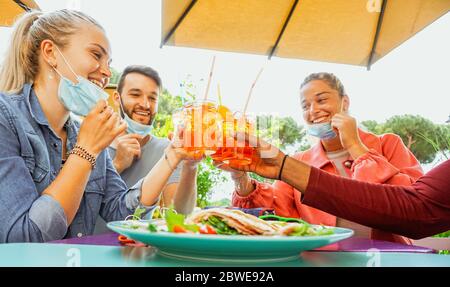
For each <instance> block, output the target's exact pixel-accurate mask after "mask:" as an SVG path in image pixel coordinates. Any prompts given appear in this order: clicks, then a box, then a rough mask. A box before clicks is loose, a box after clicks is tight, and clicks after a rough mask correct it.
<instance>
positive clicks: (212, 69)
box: [203, 56, 216, 101]
mask: <svg viewBox="0 0 450 287" xmlns="http://www.w3.org/2000/svg"><path fill="white" fill-rule="evenodd" d="M215 62H216V56H214V57H213V60H212V64H211V70H210V71H209V79H208V85H207V86H206V91H205V96H204V97H203V100H205V101H206V99H207V98H208V92H209V85H210V84H211V79H212V75H213V71H214V63H215Z"/></svg>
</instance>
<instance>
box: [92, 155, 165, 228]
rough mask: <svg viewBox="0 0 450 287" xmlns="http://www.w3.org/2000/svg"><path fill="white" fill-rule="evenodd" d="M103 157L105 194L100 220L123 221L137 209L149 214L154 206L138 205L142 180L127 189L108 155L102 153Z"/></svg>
mask: <svg viewBox="0 0 450 287" xmlns="http://www.w3.org/2000/svg"><path fill="white" fill-rule="evenodd" d="M103 155H105V156H106V157H105V160H106V187H105V190H106V193H105V196H104V199H103V202H102V207H101V210H100V214H101V216H102V218H103V219H105V221H107V222H109V221H115V220H124V219H125V218H126V217H127V216H128V215H131V214H133V213H134V211H135V210H136V208H138V207H139V208H144V209H145V213H144V214H146V215H148V214H151V211H152V210H154V208H155V207H156V205H152V206H144V205H142V204H141V203H140V199H141V190H142V183H143V179H141V180H139V181H138V182H137V183H136V184H135V185H133V187H131V188H128V187H127V185H126V184H125V182H124V181H123V180H122V178H121V177H120V175H119V174H118V173H117V171H116V169H115V168H114V165H113V164H112V160H111V158H110V156H109V154H108V153H106V152H104V153H103Z"/></svg>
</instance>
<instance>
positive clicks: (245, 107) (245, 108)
mask: <svg viewBox="0 0 450 287" xmlns="http://www.w3.org/2000/svg"><path fill="white" fill-rule="evenodd" d="M263 70H264V67H262V68H261V69H260V70H259V72H258V75H257V76H256V79H255V80H254V81H253V84H252V86H251V87H250V91H249V92H248V96H247V101H246V102H245V106H244V112H243V115H245V112H246V111H247V107H248V103H249V102H250V98H251V96H252V92H253V88H254V87H255V84H256V81H258V79H259V76H260V75H261V73H262V71H263Z"/></svg>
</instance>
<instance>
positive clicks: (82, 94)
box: [54, 47, 109, 117]
mask: <svg viewBox="0 0 450 287" xmlns="http://www.w3.org/2000/svg"><path fill="white" fill-rule="evenodd" d="M56 49H57V50H58V52H59V53H60V54H61V56H62V58H63V59H64V62H65V63H66V64H67V66H68V67H69V69H70V70H71V71H72V73H73V74H74V75H75V76H76V77H77V81H78V83H77V84H75V83H73V82H72V81H71V80H69V79H67V78H66V77H64V76H63V75H62V74H61V73H60V72H59V71H58V70H56V69H55V68H54V70H55V71H56V72H57V73H58V75H59V76H60V81H59V88H58V98H59V100H60V101H61V103H62V104H63V105H64V107H65V108H66V109H67V110H69V111H71V112H72V113H74V114H76V115H78V116H83V117H85V116H87V114H88V113H89V112H90V111H91V110H92V108H93V107H94V106H95V105H96V104H97V102H98V101H100V100H106V99H108V97H109V95H108V93H106V92H105V91H104V90H102V89H101V88H100V87H98V86H97V85H95V84H94V83H92V82H90V81H89V80H87V79H85V78H83V77H81V76H78V75H77V74H76V73H75V72H74V70H73V69H72V67H71V66H70V64H69V63H68V62H67V60H66V58H65V57H64V55H63V54H62V53H61V51H60V50H59V49H58V47H56Z"/></svg>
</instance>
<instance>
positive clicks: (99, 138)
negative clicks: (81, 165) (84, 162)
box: [77, 100, 127, 156]
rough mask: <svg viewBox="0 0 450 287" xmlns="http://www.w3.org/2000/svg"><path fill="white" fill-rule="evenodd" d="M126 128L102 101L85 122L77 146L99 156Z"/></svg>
mask: <svg viewBox="0 0 450 287" xmlns="http://www.w3.org/2000/svg"><path fill="white" fill-rule="evenodd" d="M126 128H127V124H126V123H125V122H124V121H122V119H121V118H120V116H119V115H118V114H117V113H115V112H114V111H113V109H112V108H111V107H110V106H108V104H107V102H106V101H105V100H100V101H99V102H98V103H97V104H96V105H95V107H94V108H93V109H92V110H91V111H90V112H89V114H88V115H87V116H86V118H85V119H84V120H83V123H82V124H81V127H80V132H79V134H78V140H77V144H78V145H80V146H82V147H83V148H85V149H86V150H87V151H88V152H90V153H92V154H93V155H94V156H98V154H99V153H101V152H102V151H103V150H104V149H105V148H107V147H108V146H109V145H110V144H111V143H112V141H113V140H114V139H115V138H116V137H117V136H118V135H120V134H121V133H123V132H124V131H125V130H126Z"/></svg>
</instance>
